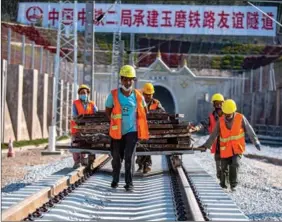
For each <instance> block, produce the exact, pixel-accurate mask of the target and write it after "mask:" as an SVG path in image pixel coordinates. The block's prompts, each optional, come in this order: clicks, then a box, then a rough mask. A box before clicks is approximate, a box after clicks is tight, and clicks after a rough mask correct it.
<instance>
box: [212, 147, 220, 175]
mask: <svg viewBox="0 0 282 222" xmlns="http://www.w3.org/2000/svg"><path fill="white" fill-rule="evenodd" d="M214 160H215V167H216V177H217V178H218V179H220V177H221V162H220V153H219V152H216V153H215V154H214Z"/></svg>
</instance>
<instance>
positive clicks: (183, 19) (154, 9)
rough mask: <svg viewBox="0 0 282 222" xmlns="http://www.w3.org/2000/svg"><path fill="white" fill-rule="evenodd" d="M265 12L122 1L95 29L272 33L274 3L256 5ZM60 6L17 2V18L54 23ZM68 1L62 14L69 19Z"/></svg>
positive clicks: (101, 9) (99, 9) (81, 14)
mask: <svg viewBox="0 0 282 222" xmlns="http://www.w3.org/2000/svg"><path fill="white" fill-rule="evenodd" d="M77 5H78V7H77V13H78V14H77V16H78V17H77V18H78V20H77V24H78V30H79V31H83V30H84V28H85V17H86V15H85V11H86V10H85V4H84V3H79V4H77ZM110 6H111V4H96V9H95V10H94V11H95V18H97V17H98V16H99V15H101V13H105V12H107V10H108V9H109V8H110ZM260 9H261V10H262V11H264V12H265V13H266V14H267V15H268V16H266V15H264V14H262V13H261V12H259V11H257V10H256V9H255V8H254V7H251V6H197V5H137V4H122V5H121V7H118V6H115V7H113V8H111V10H110V11H108V12H107V14H106V16H105V18H104V19H103V20H102V21H100V22H99V23H97V22H96V24H95V31H96V32H113V31H114V30H115V29H117V28H118V27H119V26H120V29H121V32H123V33H148V34H150V33H152V34H154V33H155V34H187V35H189V34H190V35H191V34H197V35H241V36H243V35H245V36H246V35H248V36H275V35H276V24H275V22H273V21H272V19H271V18H273V19H276V18H277V8H276V7H260ZM59 10H60V6H59V4H57V3H33V2H30V3H19V10H18V18H17V21H18V22H20V23H24V24H31V23H37V22H38V21H39V20H42V26H43V27H57V24H58V19H59ZM72 10H73V9H72V7H71V5H69V7H68V5H67V6H66V7H65V8H63V9H62V12H63V14H62V16H63V17H64V16H65V17H67V18H68V19H71V16H73V11H72Z"/></svg>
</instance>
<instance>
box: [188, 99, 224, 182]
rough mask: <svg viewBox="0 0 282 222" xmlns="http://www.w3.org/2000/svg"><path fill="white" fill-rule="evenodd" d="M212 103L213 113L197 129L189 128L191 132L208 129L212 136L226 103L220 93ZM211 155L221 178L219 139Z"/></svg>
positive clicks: (214, 144)
mask: <svg viewBox="0 0 282 222" xmlns="http://www.w3.org/2000/svg"><path fill="white" fill-rule="evenodd" d="M211 102H212V104H213V108H214V109H213V112H211V113H210V114H209V116H208V118H207V119H205V120H203V121H201V123H200V124H198V125H197V126H196V127H194V126H189V127H188V128H189V129H190V132H198V131H200V130H203V129H207V130H208V131H209V133H210V134H211V133H212V131H213V129H214V127H215V125H216V122H217V121H218V120H219V118H220V117H221V116H222V115H223V112H222V104H223V102H224V96H223V95H222V94H220V93H215V94H214V95H213V96H212V98H211ZM211 153H213V154H214V160H215V166H216V176H217V178H218V179H220V177H221V166H220V165H221V162H220V149H219V138H217V140H216V141H215V142H214V143H213V144H212V148H211Z"/></svg>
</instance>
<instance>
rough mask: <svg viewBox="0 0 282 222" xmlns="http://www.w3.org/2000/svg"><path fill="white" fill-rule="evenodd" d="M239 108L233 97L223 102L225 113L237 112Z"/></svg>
mask: <svg viewBox="0 0 282 222" xmlns="http://www.w3.org/2000/svg"><path fill="white" fill-rule="evenodd" d="M236 110H237V106H236V103H235V101H234V100H232V99H227V100H225V101H224V103H223V104H222V111H223V113H225V114H232V113H235V112H236Z"/></svg>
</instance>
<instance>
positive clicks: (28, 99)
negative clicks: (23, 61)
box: [23, 69, 42, 140]
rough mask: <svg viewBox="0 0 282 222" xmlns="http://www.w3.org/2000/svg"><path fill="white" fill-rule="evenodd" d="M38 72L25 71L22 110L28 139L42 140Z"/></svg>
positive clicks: (34, 70)
mask: <svg viewBox="0 0 282 222" xmlns="http://www.w3.org/2000/svg"><path fill="white" fill-rule="evenodd" d="M37 96H38V71H37V70H36V69H33V70H32V69H25V70H24V80H23V110H24V115H25V118H26V120H27V128H28V132H29V136H30V139H32V140H34V139H39V138H42V130H41V126H40V121H39V117H38V112H37V109H38V104H37V101H38V98H37Z"/></svg>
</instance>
